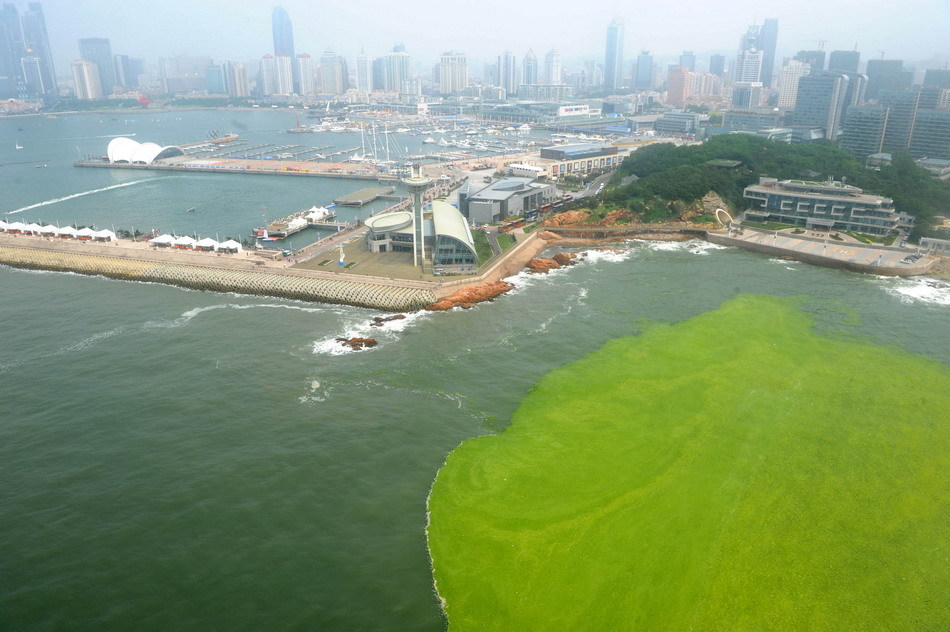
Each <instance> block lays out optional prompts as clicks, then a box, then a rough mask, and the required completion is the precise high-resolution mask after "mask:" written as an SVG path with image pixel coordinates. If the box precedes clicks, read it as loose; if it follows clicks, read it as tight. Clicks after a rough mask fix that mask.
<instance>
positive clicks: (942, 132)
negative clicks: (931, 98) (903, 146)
mask: <svg viewBox="0 0 950 632" xmlns="http://www.w3.org/2000/svg"><path fill="white" fill-rule="evenodd" d="M910 153H911V155H913V156H915V157H919V158H930V159H932V160H950V110H919V111H918V112H917V120H916V121H915V123H914V131H913V134H912V135H911V139H910Z"/></svg>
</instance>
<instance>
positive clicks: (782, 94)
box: [778, 59, 811, 110]
mask: <svg viewBox="0 0 950 632" xmlns="http://www.w3.org/2000/svg"><path fill="white" fill-rule="evenodd" d="M810 71H811V66H809V65H808V64H807V63H805V62H803V61H798V60H797V59H790V60H788V62H787V63H786V64H785V65H784V66H782V71H781V72H780V73H779V76H778V106H779V107H780V108H784V109H789V110H792V109H794V108H795V100H796V98H797V97H798V82H799V80H800V79H801V78H802V77H804V76H805V75H807V74H808V73H809V72H810Z"/></svg>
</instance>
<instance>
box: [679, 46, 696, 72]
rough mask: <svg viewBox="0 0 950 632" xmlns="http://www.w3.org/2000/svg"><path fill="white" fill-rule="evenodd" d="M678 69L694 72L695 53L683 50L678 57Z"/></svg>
mask: <svg viewBox="0 0 950 632" xmlns="http://www.w3.org/2000/svg"><path fill="white" fill-rule="evenodd" d="M680 68H685V69H686V70H688V71H690V72H696V53H694V52H693V51H691V50H684V51H683V54H682V55H680Z"/></svg>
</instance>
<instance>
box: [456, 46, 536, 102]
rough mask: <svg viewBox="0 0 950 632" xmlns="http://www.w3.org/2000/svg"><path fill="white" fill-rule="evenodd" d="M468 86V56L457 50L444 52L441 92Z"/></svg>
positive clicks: (457, 90)
mask: <svg viewBox="0 0 950 632" xmlns="http://www.w3.org/2000/svg"><path fill="white" fill-rule="evenodd" d="M528 52H529V53H530V51H528ZM467 87H468V57H467V56H466V55H465V53H463V52H461V51H456V50H451V51H446V52H444V53H442V57H441V58H440V62H439V92H441V93H442V94H443V95H449V94H458V93H460V92H461V91H462V90H464V89H465V88H467Z"/></svg>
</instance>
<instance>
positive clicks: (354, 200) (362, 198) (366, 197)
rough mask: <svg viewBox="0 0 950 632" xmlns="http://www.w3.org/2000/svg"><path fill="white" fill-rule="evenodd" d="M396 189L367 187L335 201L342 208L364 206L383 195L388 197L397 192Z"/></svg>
mask: <svg viewBox="0 0 950 632" xmlns="http://www.w3.org/2000/svg"><path fill="white" fill-rule="evenodd" d="M395 190H396V189H395V187H366V188H365V189H360V190H359V191H357V192H355V193H350V194H348V195H344V196H342V197H338V198H337V199H335V200H333V203H334V204H339V205H340V206H363V205H364V204H369V203H370V202H372V201H373V200H375V199H376V198H378V197H380V196H382V195H388V194H389V193H392V192H393V191H395Z"/></svg>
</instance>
